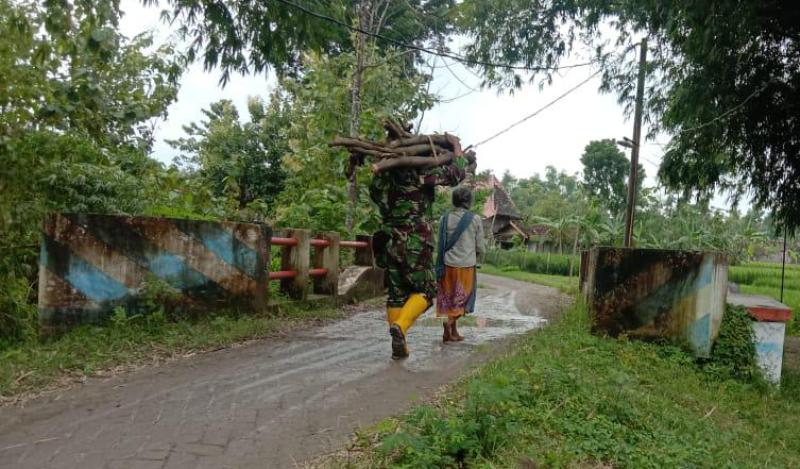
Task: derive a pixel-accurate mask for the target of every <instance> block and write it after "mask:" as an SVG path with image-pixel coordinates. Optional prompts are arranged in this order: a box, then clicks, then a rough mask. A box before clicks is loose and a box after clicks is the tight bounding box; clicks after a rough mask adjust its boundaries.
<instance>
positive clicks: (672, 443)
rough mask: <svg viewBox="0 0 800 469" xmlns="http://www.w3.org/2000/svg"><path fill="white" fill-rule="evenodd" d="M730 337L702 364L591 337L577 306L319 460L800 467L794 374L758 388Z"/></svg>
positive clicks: (677, 353)
mask: <svg viewBox="0 0 800 469" xmlns="http://www.w3.org/2000/svg"><path fill="white" fill-rule="evenodd" d="M726 316H728V315H726ZM730 317H731V318H734V319H735V318H736V317H737V316H736V315H735V314H731V315H730ZM739 323H740V324H741V321H740V322H739ZM729 327H730V328H734V329H735V328H736V327H739V326H737V325H736V321H735V320H734V321H733V323H732V324H724V325H723V329H726V328H729ZM726 337H732V338H734V339H733V340H732V341H728V345H729V347H728V349H727V351H725V352H724V353H722V356H717V355H719V354H718V353H717V352H715V359H714V360H712V361H711V362H710V363H705V364H699V363H697V362H696V361H695V360H694V359H693V358H692V357H691V355H689V354H687V353H686V352H684V351H683V350H681V349H680V348H677V347H674V346H669V345H658V344H647V343H642V342H638V341H629V340H626V339H624V338H620V339H612V338H607V337H600V336H594V335H591V334H590V333H589V319H588V315H587V312H586V309H585V307H584V306H582V305H576V306H574V307H573V308H572V309H570V310H569V311H567V312H566V313H565V314H564V316H563V318H562V319H561V320H559V321H557V322H556V323H555V324H553V325H551V326H549V327H547V328H544V329H542V330H539V331H537V332H535V333H533V334H531V335H529V336H526V337H524V338H523V339H521V340H520V341H519V342H518V343H517V344H516V346H515V347H513V351H512V352H510V353H508V354H507V355H505V356H503V357H501V358H499V359H497V360H495V361H493V362H491V363H489V364H487V365H485V366H483V367H481V368H480V369H479V370H478V371H477V372H476V373H475V374H474V375H473V376H471V377H469V378H467V379H466V380H464V381H463V382H461V383H459V384H458V385H455V386H453V387H451V388H449V389H448V390H447V391H446V392H444V393H442V397H441V398H439V399H438V400H436V401H435V402H433V403H430V404H425V405H420V406H417V407H415V408H413V409H412V410H411V411H409V412H408V413H407V414H406V415H404V416H402V417H400V418H396V419H388V420H385V421H383V422H381V423H380V424H378V425H376V426H375V427H373V428H370V429H367V430H364V431H362V432H360V433H358V434H357V436H356V439H355V440H354V442H353V443H352V445H351V446H350V447H349V448H348V450H347V451H346V452H344V453H342V454H339V455H337V456H336V457H335V458H334V459H332V460H328V461H326V462H325V465H326V466H331V467H352V468H361V467H406V468H412V467H413V468H438V467H493V468H534V467H706V466H714V467H797V466H798V465H800V440H798V439H797V438H796V435H795V432H794V429H796V428H798V425H800V401H798V400H797V395H798V393H800V376H798V375H797V374H794V373H788V372H787V373H786V374H785V376H784V379H783V382H782V384H781V388H780V389H779V390H778V389H771V388H769V387H768V386H766V385H764V384H761V383H760V381H759V380H758V379H757V378H753V376H752V374H750V373H748V372H747V366H748V364H747V363H748V359H747V357H750V358H749V359H750V362H749V363H750V364H752V350H750V351H747V350H746V349H742V348H741V344H742V343H743V342H741V341H739V342H737V340H738V339H736V337H739V338H741V334H738V333H737V332H736V331H735V330H733V331H732V332H731V333H728V334H727V335H726ZM737 344H739V345H737ZM749 346H750V347H751V348H752V344H750V345H749ZM737 354H743V355H742V356H743V357H744V359H742V357H741V356H740V357H738V358H737ZM732 357H733V361H731V358H732ZM742 362H744V367H743V368H740V367H739V366H738V365H736V364H735V363H742ZM732 363H734V365H732ZM751 369H752V368H751Z"/></svg>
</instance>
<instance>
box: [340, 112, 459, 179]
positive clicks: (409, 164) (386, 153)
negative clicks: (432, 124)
mask: <svg viewBox="0 0 800 469" xmlns="http://www.w3.org/2000/svg"><path fill="white" fill-rule="evenodd" d="M384 128H385V129H386V140H384V141H379V142H373V141H368V140H362V139H359V138H347V137H336V138H335V139H334V140H333V141H332V142H331V143H330V145H331V146H334V147H342V148H346V149H347V150H348V151H349V152H350V167H349V168H348V173H351V172H352V171H353V170H354V169H355V167H356V166H358V165H362V164H364V162H365V160H366V159H367V158H369V159H370V160H371V161H372V172H373V173H376V174H377V173H380V172H383V171H389V170H392V169H398V168H417V169H422V168H432V167H434V166H440V165H445V164H449V163H451V162H452V161H453V159H454V158H455V157H457V156H461V155H463V152H462V150H461V142H460V141H459V139H458V137H456V136H455V135H450V134H447V133H445V134H430V135H414V134H412V133H411V132H410V129H411V126H410V125H402V124H400V123H398V122H396V121H394V120H391V119H388V120H386V121H385V122H384ZM468 156H472V158H473V159H474V153H470V155H468Z"/></svg>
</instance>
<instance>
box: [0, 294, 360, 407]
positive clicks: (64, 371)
mask: <svg viewBox="0 0 800 469" xmlns="http://www.w3.org/2000/svg"><path fill="white" fill-rule="evenodd" d="M346 313H347V309H346V308H342V307H338V308H336V307H333V306H314V307H308V306H306V307H302V306H297V305H291V304H289V305H286V306H284V307H279V308H277V309H276V310H275V311H273V312H272V313H270V314H258V315H257V314H244V313H226V314H217V315H213V316H207V317H202V318H198V319H195V320H188V319H187V320H180V321H175V322H172V321H167V320H166V319H165V317H164V315H163V314H161V313H154V314H150V315H138V316H130V317H126V316H125V315H124V314H117V315H115V316H114V317H113V318H112V319H111V320H110V321H109V322H108V324H105V325H102V326H81V327H77V328H75V329H73V330H71V331H69V332H67V333H66V334H64V335H62V336H60V337H58V338H54V339H51V340H46V341H41V342H26V343H22V344H20V345H18V346H15V347H13V348H8V349H5V350H3V351H2V352H0V401H14V400H17V399H19V398H21V397H22V396H24V395H26V394H30V393H35V392H36V391H40V390H42V389H45V388H47V387H51V386H57V385H59V384H69V383H71V382H75V381H80V380H82V379H84V378H85V377H90V376H104V375H111V374H113V373H115V372H118V371H120V370H122V369H128V368H135V367H138V366H142V365H147V364H154V363H158V362H161V361H165V360H168V359H171V358H174V357H178V356H185V355H187V354H189V355H190V354H193V353H197V352H202V351H208V350H214V349H219V348H222V347H226V346H229V345H231V344H234V343H237V342H242V341H246V340H250V339H257V338H260V337H264V336H267V335H270V334H274V333H276V332H281V331H285V330H287V329H290V328H292V327H294V326H297V325H300V324H308V323H311V322H317V321H321V320H330V319H336V318H339V317H341V316H343V315H345V314H346Z"/></svg>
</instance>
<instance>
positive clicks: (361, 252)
mask: <svg viewBox="0 0 800 469" xmlns="http://www.w3.org/2000/svg"><path fill="white" fill-rule="evenodd" d="M356 241H366V242H367V245H368V246H367V247H366V248H361V249H356V253H355V254H356V256H355V265H361V266H366V267H374V266H375V256H373V254H372V236H369V235H356Z"/></svg>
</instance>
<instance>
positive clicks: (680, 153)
mask: <svg viewBox="0 0 800 469" xmlns="http://www.w3.org/2000/svg"><path fill="white" fill-rule="evenodd" d="M460 11H461V16H460V20H461V21H460V24H461V26H462V31H463V32H464V33H465V34H466V35H467V36H468V37H469V38H470V42H469V44H468V46H467V55H468V56H469V58H471V59H473V60H478V61H482V62H484V63H486V64H487V65H483V66H482V67H481V68H482V71H483V73H484V76H485V78H486V81H487V82H488V83H489V84H492V85H498V86H504V87H509V86H511V87H513V86H520V85H521V84H522V83H523V82H524V81H525V78H524V77H523V76H522V75H521V72H520V70H518V69H512V68H503V67H496V66H492V65H490V63H492V62H493V63H497V62H504V63H510V64H514V65H521V66H527V67H542V68H539V69H537V70H536V71H535V72H534V73H533V74H532V75H531V76H530V77H529V78H530V79H542V78H543V79H544V80H545V81H547V80H549V79H551V77H552V74H553V73H554V68H555V67H558V66H565V65H568V64H567V63H566V62H567V61H566V60H565V59H567V58H568V57H570V56H572V57H574V55H575V54H572V53H573V52H574V51H575V49H576V45H577V44H579V43H581V42H582V43H584V44H587V45H589V46H591V47H592V48H594V49H595V50H596V51H597V58H596V61H597V63H598V65H599V66H602V67H603V85H602V88H603V89H604V90H613V91H615V92H616V93H617V94H618V96H619V97H620V100H621V101H622V102H624V103H625V104H626V105H628V106H629V105H630V104H631V102H632V98H633V95H634V90H633V86H634V84H635V83H636V80H635V79H634V75H635V73H636V66H635V62H636V57H635V54H632V53H631V46H632V45H633V44H634V43H636V42H638V37H639V36H641V35H643V34H646V35H647V36H648V37H649V41H648V45H649V46H650V50H649V54H648V55H649V56H650V57H652V60H651V61H650V62H649V63H648V86H647V90H646V110H647V111H648V114H647V115H646V118H647V120H648V121H649V123H650V129H651V131H653V132H656V131H663V132H666V133H669V134H672V135H673V138H672V140H671V142H670V145H669V149H668V151H667V154H666V155H665V159H664V163H663V165H662V168H661V170H660V177H661V179H662V180H663V181H664V182H666V183H667V184H668V185H669V186H670V187H673V188H677V189H683V190H686V191H692V190H697V191H700V192H703V193H708V192H709V191H713V190H715V189H718V188H723V189H730V190H733V191H734V193H735V194H739V195H741V194H745V193H750V194H752V195H753V197H754V200H755V202H756V204H757V205H759V206H761V207H764V208H767V209H770V210H773V211H774V212H775V214H776V216H777V217H778V218H779V220H780V221H781V223H782V224H784V225H786V226H787V227H788V228H789V229H795V228H797V227H798V226H800V185H798V184H797V183H796V181H798V180H800V119H796V118H795V116H797V115H798V113H800V9H797V8H796V6H795V5H793V4H792V3H791V2H785V1H780V0H767V1H764V0H707V1H703V2H697V1H692V0H678V1H672V2H662V1H655V0H653V1H642V2H600V1H597V0H577V1H570V2H560V1H557V2H551V1H544V0H536V1H532V2H531V1H528V0H498V1H494V2H484V1H482V0H465V1H464V2H463V3H462V4H461V8H460ZM609 25H610V26H611V27H612V28H613V30H612V31H611V34H610V35H609V34H607V32H608V31H609V28H608V26H609ZM609 46H610V47H611V49H610V48H609ZM574 60H575V59H573V60H572V61H571V62H574Z"/></svg>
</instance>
